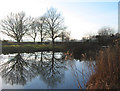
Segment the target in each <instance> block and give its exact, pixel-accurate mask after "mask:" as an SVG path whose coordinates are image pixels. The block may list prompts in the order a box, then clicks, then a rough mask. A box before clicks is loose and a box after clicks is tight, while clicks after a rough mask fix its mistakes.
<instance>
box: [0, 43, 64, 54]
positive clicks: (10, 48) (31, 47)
mask: <svg viewBox="0 0 120 91" xmlns="http://www.w3.org/2000/svg"><path fill="white" fill-rule="evenodd" d="M64 49H65V48H64V47H63V46H62V45H55V46H54V48H53V46H52V44H47V45H45V44H41V45H40V44H25V45H3V46H2V53H4V54H6V53H17V52H26V53H28V52H38V51H52V50H54V51H64Z"/></svg>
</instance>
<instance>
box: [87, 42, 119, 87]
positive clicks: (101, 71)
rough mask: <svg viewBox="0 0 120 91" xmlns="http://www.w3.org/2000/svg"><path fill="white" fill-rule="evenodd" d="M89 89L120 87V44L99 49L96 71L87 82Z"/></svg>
mask: <svg viewBox="0 0 120 91" xmlns="http://www.w3.org/2000/svg"><path fill="white" fill-rule="evenodd" d="M87 89H120V46H119V45H118V43H117V44H116V45H115V46H112V47H108V48H105V49H102V50H100V51H99V53H98V54H97V57H96V67H95V73H94V74H93V75H92V76H91V77H90V79H89V81H88V82H87Z"/></svg>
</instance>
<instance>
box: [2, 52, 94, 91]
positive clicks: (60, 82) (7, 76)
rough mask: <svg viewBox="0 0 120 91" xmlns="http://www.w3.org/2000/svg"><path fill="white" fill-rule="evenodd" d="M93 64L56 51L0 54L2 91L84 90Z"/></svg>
mask: <svg viewBox="0 0 120 91" xmlns="http://www.w3.org/2000/svg"><path fill="white" fill-rule="evenodd" d="M91 63H93V62H90V61H84V60H82V61H81V60H78V59H74V58H70V59H65V55H64V53H62V52H54V51H50V52H35V53H15V54H7V55H4V54H1V55H0V89H79V88H81V87H82V88H85V84H86V82H87V81H88V79H89V77H90V74H91V73H92V72H91V71H90V70H89V69H90V68H89V65H90V64H91Z"/></svg>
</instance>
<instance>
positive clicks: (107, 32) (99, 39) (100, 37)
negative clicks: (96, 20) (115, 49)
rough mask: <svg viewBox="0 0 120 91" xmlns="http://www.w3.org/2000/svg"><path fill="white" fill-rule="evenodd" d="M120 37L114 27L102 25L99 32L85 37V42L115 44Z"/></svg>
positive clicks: (103, 44) (102, 44) (104, 44)
mask: <svg viewBox="0 0 120 91" xmlns="http://www.w3.org/2000/svg"><path fill="white" fill-rule="evenodd" d="M118 39H120V34H119V33H115V32H114V29H112V28H110V27H102V28H101V29H100V30H99V31H98V34H96V35H89V37H87V38H86V37H83V39H82V41H84V42H96V43H98V44H99V45H101V46H106V45H113V44H114V43H115V41H116V40H118Z"/></svg>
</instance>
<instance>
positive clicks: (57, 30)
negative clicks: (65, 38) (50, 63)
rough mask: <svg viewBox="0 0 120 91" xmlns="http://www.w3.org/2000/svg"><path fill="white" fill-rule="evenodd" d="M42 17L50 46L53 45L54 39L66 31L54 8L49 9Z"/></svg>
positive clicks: (60, 17) (61, 18) (59, 15)
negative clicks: (50, 40) (50, 42)
mask: <svg viewBox="0 0 120 91" xmlns="http://www.w3.org/2000/svg"><path fill="white" fill-rule="evenodd" d="M44 17H45V25H46V31H47V35H48V37H49V38H51V39H52V44H54V41H55V39H56V38H58V37H60V35H61V32H62V31H63V30H65V29H66V28H65V26H64V19H63V17H62V16H61V14H60V13H58V12H57V10H56V9H55V8H50V9H49V10H48V11H47V12H46V13H45V15H44Z"/></svg>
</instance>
